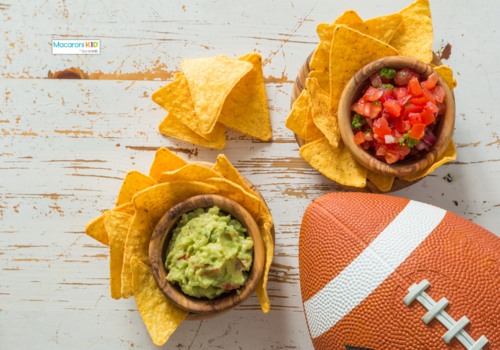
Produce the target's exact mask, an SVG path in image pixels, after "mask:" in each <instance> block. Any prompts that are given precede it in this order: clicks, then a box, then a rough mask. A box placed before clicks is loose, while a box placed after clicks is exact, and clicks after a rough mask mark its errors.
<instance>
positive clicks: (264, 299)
mask: <svg viewBox="0 0 500 350" xmlns="http://www.w3.org/2000/svg"><path fill="white" fill-rule="evenodd" d="M271 226H272V225H271ZM271 226H269V225H263V226H260V233H261V235H262V240H263V242H264V248H265V253H266V261H265V265H264V271H263V273H262V277H261V278H260V281H259V282H258V283H257V286H256V287H255V292H256V293H257V297H258V298H259V302H260V307H261V308H262V312H264V313H268V312H269V310H270V309H271V303H270V302H269V296H268V295H267V280H268V278H269V269H270V268H271V263H272V262H273V256H274V243H273V237H272V235H271V231H270V227H271Z"/></svg>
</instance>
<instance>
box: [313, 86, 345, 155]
mask: <svg viewBox="0 0 500 350" xmlns="http://www.w3.org/2000/svg"><path fill="white" fill-rule="evenodd" d="M306 86H307V90H308V91H309V96H310V98H309V104H310V106H311V116H312V120H313V121H314V124H315V125H316V126H317V128H318V129H319V130H321V133H322V135H321V136H323V135H324V136H326V138H327V139H328V141H329V142H330V144H331V145H332V146H333V147H335V148H337V147H338V145H339V141H340V128H339V121H338V118H337V115H336V114H334V115H332V114H331V113H330V109H329V108H328V106H329V104H330V96H329V95H328V94H327V93H326V92H325V91H323V90H322V89H321V87H320V86H319V85H318V81H317V80H316V79H307V80H306ZM319 138H321V137H319ZM307 142H309V140H307Z"/></svg>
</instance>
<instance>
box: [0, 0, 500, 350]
mask: <svg viewBox="0 0 500 350" xmlns="http://www.w3.org/2000/svg"><path fill="white" fill-rule="evenodd" d="M6 1H7V0H4V1H3V3H2V4H0V22H1V23H2V27H1V28H2V32H3V41H2V44H0V67H1V69H0V95H1V96H0V348H2V349H4V348H5V349H69V348H71V349H88V348H90V349H110V348H113V349H130V348H134V349H153V348H155V346H154V345H153V343H152V341H151V340H150V338H149V335H148V333H147V331H146V328H145V326H144V324H143V323H142V320H141V317H140V315H139V312H138V310H137V306H136V304H135V301H134V300H133V298H131V299H128V300H119V301H116V300H112V299H111V297H110V292H109V271H108V264H109V261H108V259H109V250H108V248H107V247H106V246H103V245H101V244H99V243H97V242H96V241H93V240H92V239H91V238H89V237H87V236H86V235H85V234H84V228H85V223H86V222H87V221H89V220H90V219H92V218H94V217H96V216H97V215H99V214H100V213H102V212H103V211H104V210H106V209H109V208H111V207H113V203H114V201H115V197H116V195H117V193H118V189H119V187H120V184H121V181H122V179H123V177H124V175H125V174H126V172H127V171H128V170H130V169H137V170H139V171H142V172H147V171H148V169H149V166H150V164H151V162H152V161H153V157H154V151H155V150H156V149H157V148H158V147H160V146H168V147H170V148H171V149H172V150H173V151H174V152H176V153H177V154H179V155H180V156H182V157H183V158H185V159H187V160H198V161H209V162H214V161H215V159H216V157H217V155H218V153H219V151H217V150H211V149H205V148H203V147H198V146H195V145H192V144H189V143H186V142H183V141H178V140H175V139H170V138H166V137H163V136H162V135H161V134H160V133H159V132H158V125H159V123H160V122H161V120H162V119H163V118H164V116H165V112H164V111H163V110H161V109H160V108H158V107H157V106H156V105H155V104H154V103H153V102H152V101H151V99H150V96H151V94H152V93H153V92H154V91H156V90H157V89H158V88H160V87H161V86H163V85H164V84H165V81H166V80H170V79H171V78H172V77H173V74H174V73H175V72H176V71H179V70H180V62H181V60H183V59H185V58H197V57H204V56H215V55H219V54H226V55H227V56H228V57H239V56H241V55H244V54H246V53H248V52H253V51H256V52H259V53H261V54H262V57H263V62H264V76H265V77H266V89H267V94H268V102H269V108H270V110H271V120H272V127H273V133H274V137H273V140H272V142H268V143H264V142H260V141H257V140H252V139H251V138H249V137H246V136H243V135H241V134H239V133H237V132H234V131H231V130H228V132H227V136H228V142H227V146H226V148H225V149H224V150H222V153H225V154H226V155H227V157H228V158H229V160H230V161H231V162H233V164H234V165H235V166H236V167H237V168H238V169H239V170H240V171H241V172H242V174H243V175H244V176H245V177H247V178H248V179H249V180H250V181H252V182H253V183H254V184H256V185H257V186H258V188H259V190H260V191H261V193H262V195H263V196H264V197H265V198H266V200H267V202H268V204H269V206H270V209H271V211H272V214H273V217H274V221H275V225H276V253H275V258H274V262H273V265H272V267H271V271H270V280H269V284H268V286H269V295H270V299H271V311H270V313H269V314H262V312H261V311H260V306H259V303H258V300H257V298H256V297H255V296H253V297H252V298H250V299H249V300H248V301H247V302H246V303H245V304H243V305H242V306H240V307H239V308H237V309H236V310H234V311H232V312H230V313H228V314H225V315H223V316H221V317H219V318H216V319H213V320H204V321H193V322H184V323H182V324H181V326H180V327H179V328H178V329H177V330H176V331H175V333H174V334H173V335H172V337H171V338H170V340H169V341H168V342H167V344H166V345H165V346H164V347H163V348H165V349H184V350H187V349H215V348H222V349H311V348H312V344H311V341H310V339H309V334H308V331H307V327H306V322H305V318H304V314H303V311H302V304H301V297H300V286H299V270H298V239H299V228H300V222H301V217H302V214H303V212H304V210H305V208H306V207H307V205H308V204H309V203H310V202H311V200H313V199H314V198H317V197H318V196H321V195H323V194H325V193H328V192H331V191H337V190H341V189H339V188H338V187H337V186H335V185H334V184H333V183H332V182H331V181H329V180H328V179H326V178H325V177H323V176H322V175H320V174H319V173H318V172H316V171H315V170H313V169H312V168H311V167H310V166H309V165H308V164H307V163H306V162H304V161H303V160H302V159H301V158H300V157H299V155H298V146H297V144H296V142H295V139H294V138H293V134H292V132H291V131H289V130H288V129H286V128H285V126H284V120H285V118H286V116H287V115H288V112H289V109H290V106H289V103H290V95H291V90H292V88H293V81H294V80H295V77H296V76H297V73H298V71H299V69H300V67H301V66H302V64H303V62H304V60H305V58H306V57H307V56H308V55H309V53H310V52H311V51H312V50H313V49H314V47H315V44H316V42H317V37H316V33H315V27H316V25H317V24H318V23H321V22H332V21H333V20H334V19H335V18H336V17H337V16H338V15H340V14H341V13H342V12H343V11H344V10H347V9H348V8H347V6H349V8H352V9H354V10H357V11H358V13H359V14H360V15H361V17H363V18H365V19H367V18H371V17H375V16H380V15H384V14H390V13H392V12H396V11H398V10H399V9H401V8H402V7H404V6H406V5H407V4H409V3H410V2H411V0H405V1H401V0H390V1H386V2H384V3H381V2H374V1H367V0H352V1H350V2H349V4H348V5H346V3H345V2H341V1H337V2H333V1H325V0H321V1H301V2H299V1H293V0H292V1H273V2H270V1H264V0H258V1H254V2H234V1H229V0H215V1H211V2H204V1H202V2H198V3H190V2H184V3H179V2H176V1H164V2H153V3H151V2H145V1H142V2H132V1H121V2H117V1H112V2H102V1H90V0H88V1H69V0H67V1H60V2H58V1H42V0H33V1H29V2H28V1H7V2H6ZM431 2H432V11H433V20H434V29H435V31H434V34H435V44H434V47H433V49H434V51H436V52H438V54H440V55H442V60H443V63H444V64H447V65H450V66H451V67H452V68H453V69H454V70H455V73H456V78H457V81H458V87H457V88H456V89H455V95H456V101H457V120H456V130H455V134H454V139H455V142H456V143H457V146H458V160H457V161H456V162H453V163H451V164H447V165H445V166H442V167H440V168H439V169H438V170H437V171H435V172H434V173H433V174H431V175H430V176H428V177H427V178H426V179H424V180H423V181H421V182H419V183H417V184H415V185H414V186H412V187H410V188H407V189H404V190H401V191H399V192H395V193H394V195H396V196H401V197H405V198H411V199H415V200H419V201H423V202H426V203H432V204H435V205H438V206H440V207H443V208H445V209H447V210H450V211H452V212H454V213H456V214H458V215H462V216H464V217H466V218H468V219H470V220H472V221H474V222H476V223H477V224H480V225H482V226H484V227H485V228H486V229H488V230H490V231H492V232H494V233H495V234H497V235H500V230H499V228H498V227H500V196H499V194H500V190H499V189H498V185H497V184H498V180H497V179H498V177H499V175H500V153H499V146H500V135H499V134H498V130H499V126H500V117H499V116H498V115H497V114H496V112H497V108H496V107H497V105H498V100H499V97H500V93H499V92H498V89H496V88H495V86H494V84H495V82H496V81H498V79H499V74H500V70H499V69H498V56H499V54H500V22H499V21H498V18H497V14H498V13H499V11H500V3H499V2H497V1H493V0H489V1H488V0H478V1H475V2H470V1H466V0H446V1H437V0H435V1H431ZM58 38H70V39H71V38H73V39H76V38H84V39H101V44H102V53H101V55H99V56H53V55H52V54H51V47H50V42H51V40H52V39H58ZM448 44H449V45H448ZM450 50H451V51H450ZM450 52H451V55H450ZM70 67H78V68H80V69H82V70H83V71H84V72H85V73H86V74H87V76H88V77H89V78H91V79H90V80H83V81H81V80H49V79H44V78H45V77H47V75H48V72H49V70H50V71H52V72H56V71H60V70H63V69H66V68H70ZM447 177H448V178H449V179H450V180H451V179H452V180H451V182H448V181H447V180H446V178H447Z"/></svg>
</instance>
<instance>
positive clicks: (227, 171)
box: [212, 154, 257, 196]
mask: <svg viewBox="0 0 500 350" xmlns="http://www.w3.org/2000/svg"><path fill="white" fill-rule="evenodd" d="M212 169H213V170H214V171H216V172H218V173H219V174H221V175H222V176H223V177H225V178H226V179H228V180H229V181H231V182H234V183H235V184H237V185H239V186H241V187H242V188H243V189H244V190H245V191H247V192H248V193H250V194H253V195H255V196H257V195H256V194H255V192H254V191H252V189H251V188H250V187H248V186H247V184H246V183H245V181H244V180H243V176H241V174H240V172H239V171H238V170H237V169H236V168H235V167H234V166H233V165H232V164H231V163H230V162H229V159H227V157H226V156H225V155H224V154H219V156H218V157H217V161H216V162H215V164H214V166H213V168H212ZM214 177H215V176H214Z"/></svg>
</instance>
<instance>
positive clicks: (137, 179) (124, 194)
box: [116, 170, 156, 206]
mask: <svg viewBox="0 0 500 350" xmlns="http://www.w3.org/2000/svg"><path fill="white" fill-rule="evenodd" d="M153 185H156V181H155V180H154V179H153V178H151V177H149V176H147V175H144V174H143V173H140V172H138V171H137V170H131V171H129V172H128V173H127V175H125V179H124V180H123V184H122V187H121V188H120V192H119V193H118V198H117V199H116V206H119V205H122V204H125V203H128V202H130V201H131V200H132V197H133V196H134V194H136V193H137V192H139V191H142V190H143V189H145V188H148V187H151V186H153Z"/></svg>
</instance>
